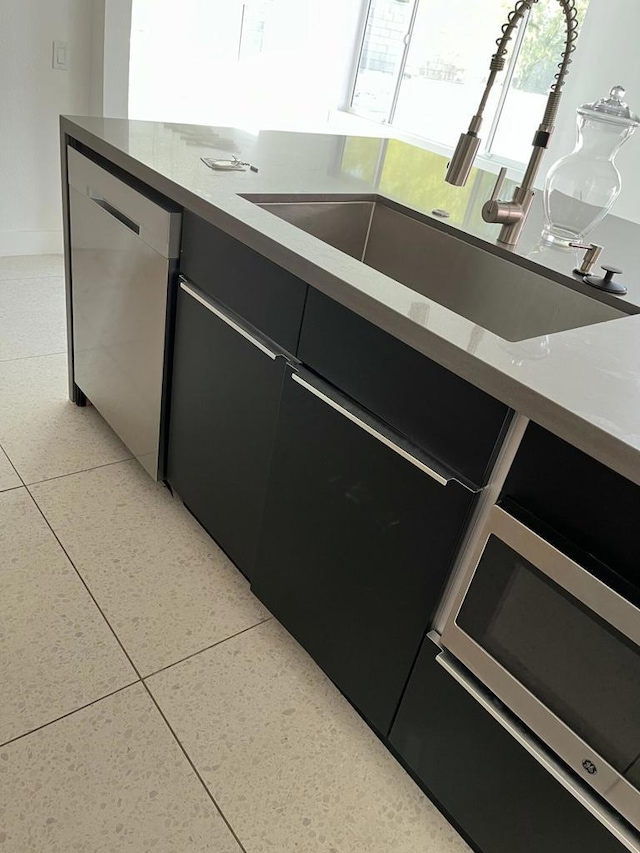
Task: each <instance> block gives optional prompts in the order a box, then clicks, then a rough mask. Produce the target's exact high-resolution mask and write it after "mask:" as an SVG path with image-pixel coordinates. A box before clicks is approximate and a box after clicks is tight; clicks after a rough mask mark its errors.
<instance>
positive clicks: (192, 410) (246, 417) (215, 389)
mask: <svg viewBox="0 0 640 853" xmlns="http://www.w3.org/2000/svg"><path fill="white" fill-rule="evenodd" d="M284 367H285V361H284V359H283V358H282V357H280V356H278V355H277V354H276V351H275V350H273V349H271V348H270V347H269V345H268V343H266V342H265V341H264V340H261V339H260V338H258V337H256V336H255V334H254V333H253V331H252V332H248V331H247V329H246V327H243V326H241V325H240V324H239V323H238V321H237V320H236V319H235V318H231V317H230V316H229V314H228V313H225V312H223V311H222V310H221V309H220V307H219V306H217V305H215V304H214V303H213V302H212V301H211V300H210V299H209V298H208V297H206V296H205V295H204V294H203V293H202V292H201V291H199V290H198V289H197V288H195V287H193V286H192V285H190V284H188V283H186V282H184V281H183V282H182V283H181V285H180V290H179V293H178V306H177V318H176V337H175V353H174V363H173V382H172V391H171V418H170V424H169V454H168V475H167V479H168V482H169V484H170V485H171V487H172V488H173V489H174V491H175V492H176V493H177V494H178V495H179V496H180V498H181V499H182V500H183V501H184V503H185V505H186V506H187V507H188V509H189V510H190V511H191V512H192V513H193V514H194V515H195V517H196V518H197V519H198V521H199V522H200V523H201V524H202V526H203V527H204V528H205V529H206V530H207V531H208V532H209V533H210V534H211V536H212V537H213V538H214V539H215V540H216V541H217V542H218V544H219V545H220V547H221V548H223V549H224V551H226V553H227V554H228V555H229V556H230V557H231V559H232V560H233V561H234V563H235V564H236V565H237V566H238V568H239V569H240V570H241V571H242V572H244V574H245V575H247V576H249V575H250V573H251V568H252V565H253V561H254V556H255V548H256V542H257V536H258V529H259V525H260V518H261V514H262V508H263V503H264V496H265V491H266V482H267V475H268V470H269V462H270V459H271V451H272V446H273V439H274V433H275V427H276V421H277V412H278V401H279V398H280V389H281V385H282V377H283V372H284Z"/></svg>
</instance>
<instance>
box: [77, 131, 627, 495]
mask: <svg viewBox="0 0 640 853" xmlns="http://www.w3.org/2000/svg"><path fill="white" fill-rule="evenodd" d="M61 129H62V133H63V134H67V135H68V136H70V137H73V138H75V139H77V140H78V141H79V142H81V143H83V144H84V145H86V146H87V147H89V148H91V149H92V150H94V151H95V152H97V153H98V154H100V155H102V156H103V157H105V158H106V159H108V160H109V161H111V162H113V163H114V164H116V165H117V166H119V167H121V168H122V169H125V170H126V171H127V172H129V173H130V174H132V175H134V176H135V177H137V178H138V179H140V180H141V181H144V182H145V183H146V184H148V185H150V186H152V187H153V188H155V189H156V190H157V191H159V192H161V193H163V194H164V195H166V196H168V197H169V198H172V199H173V200H175V201H176V202H177V203H178V204H180V205H182V206H184V207H185V208H188V209H189V210H192V211H193V212H194V213H196V214H198V215H199V216H201V217H203V218H204V219H206V220H208V221H209V222H211V223H212V224H214V225H216V226H218V227H220V228H221V229H223V230H225V231H226V232H228V233H229V234H231V235H232V236H234V237H236V238H238V239H239V240H241V241H242V242H244V243H245V244H247V245H248V246H251V247H252V248H254V249H256V250H257V251H259V252H260V253H262V254H263V255H265V256H266V257H268V258H270V259H271V260H273V261H275V262H276V263H278V264H279V265H280V266H282V267H284V268H286V269H288V270H289V271H290V272H292V273H294V274H295V275H297V276H299V277H300V278H302V279H304V280H305V281H307V282H308V283H309V284H310V285H312V286H313V287H315V288H317V289H318V290H321V291H323V292H324V293H326V294H327V295H328V296H331V297H332V298H334V299H336V300H337V301H339V302H341V303H342V304H343V305H345V306H346V307H348V308H350V309H352V310H354V311H356V312H357V313H359V314H360V315H362V316H363V317H365V318H366V319H368V320H370V321H371V322H373V323H375V324H376V325H378V326H380V327H381V328H383V329H385V330H387V331H388V332H389V333H391V334H392V335H394V336H395V337H397V338H399V339H400V340H403V341H404V342H405V343H407V344H408V345H409V346H411V347H413V348H414V349H416V350H418V351H419V352H422V353H424V354H425V355H426V356H428V357H429V358H432V359H434V360H435V361H437V362H439V363H440V364H442V365H443V366H445V367H447V368H448V369H450V370H452V371H454V372H455V373H457V374H458V375H460V376H462V377H464V378H465V379H467V380H469V381H470V382H472V383H473V384H474V385H477V386H478V387H480V388H482V389H483V390H485V391H486V392H488V393H489V394H492V395H493V396H494V397H497V398H498V399H500V400H502V401H504V402H505V403H507V404H508V405H509V406H511V407H513V408H514V409H516V410H517V411H518V412H520V413H521V414H523V415H525V416H526V417H528V418H530V419H531V420H533V421H536V422H537V423H539V424H541V425H542V426H544V427H546V428H547V429H549V430H551V431H552V432H554V433H555V434H556V435H559V436H560V437H561V438H564V439H566V440H567V441H569V442H570V443H571V444H573V445H575V446H576V447H578V448H580V449H581V450H584V451H585V452H587V453H589V454H590V455H592V456H593V457H595V458H596V459H599V460H600V461H601V462H603V463H604V464H606V465H608V466H609V467H611V468H613V469H614V470H616V471H618V472H619V473H621V474H623V475H624V476H626V477H628V478H629V479H631V480H633V481H634V482H635V483H637V484H638V485H640V314H639V313H638V312H640V225H636V224H634V223H631V222H628V221H626V220H622V219H617V218H616V217H614V216H611V215H610V216H609V217H607V219H605V221H604V222H603V224H602V225H601V226H599V228H598V230H597V231H596V232H595V233H594V234H593V235H592V237H591V239H593V241H594V242H597V243H600V244H602V245H604V247H605V253H604V255H603V258H602V261H603V263H609V264H613V265H615V266H620V267H622V268H623V269H624V270H625V274H624V281H625V283H626V284H627V285H628V287H629V293H628V295H627V296H626V297H622V298H620V297H613V296H608V295H604V296H601V295H600V294H599V293H597V292H595V291H594V294H595V295H596V296H597V298H600V299H602V300H603V301H607V302H608V303H609V304H611V305H613V306H616V307H620V308H622V310H624V311H625V312H629V316H626V317H623V318H620V319H614V320H609V321H607V322H602V323H598V324H595V325H590V326H584V327H582V328H578V329H574V330H570V331H563V332H558V333H555V334H551V335H545V336H544V337H542V338H536V339H531V340H525V341H520V342H513V341H506V340H503V339H502V338H500V337H498V336H497V335H496V334H494V333H493V332H490V331H488V330H486V329H484V328H482V327H481V326H478V325H475V324H474V323H472V322H471V321H469V320H467V319H466V318H464V317H460V316H459V315H457V314H455V313H453V312H452V311H450V310H449V309H447V308H445V307H443V306H441V305H439V304H438V303H436V302H434V301H432V300H429V299H428V298H427V297H425V296H422V295H421V294H418V293H416V292H415V291H413V290H410V289H409V288H408V287H405V286H404V285H402V284H399V283H397V282H395V281H393V280H392V279H390V278H388V277H387V276H385V275H383V274H382V273H379V272H377V271H375V270H372V269H370V268H368V267H366V266H365V265H364V264H362V263H360V262H359V261H357V260H355V259H354V258H351V257H350V256H348V255H345V254H343V253H342V252H339V251H338V250H337V249H334V248H333V247H331V246H329V245H327V244H326V243H323V242H321V241H320V240H318V239H316V238H315V237H312V236H310V235H308V234H306V233H305V232H303V231H301V230H299V229H298V228H296V227H294V226H293V225H290V224H289V223H287V222H284V221H282V220H281V219H279V218H277V217H275V216H273V215H272V214H271V213H269V212H267V211H265V210H262V209H261V208H259V207H257V206H256V205H255V204H253V203H252V202H250V201H248V200H247V199H246V198H244V197H243V196H244V195H274V194H285V195H295V194H300V193H304V194H313V195H315V196H330V197H333V196H343V195H351V196H353V195H368V194H375V193H378V194H380V195H383V196H386V197H388V198H391V199H394V200H395V201H398V202H400V203H401V204H403V205H406V206H407V207H410V208H413V209H415V210H416V211H418V212H419V213H421V214H427V215H429V214H430V212H431V211H432V210H433V209H435V208H444V209H446V210H448V211H449V212H450V217H449V218H448V219H447V220H446V221H441V220H439V219H435V218H434V220H433V223H434V227H437V228H438V229H440V230H443V231H446V232H447V233H449V234H452V235H454V236H456V237H457V238H459V239H462V240H465V241H466V242H471V243H473V244H475V245H476V246H480V247H482V248H483V249H485V250H486V251H487V252H491V253H493V254H498V255H501V256H503V257H505V258H507V259H508V260H509V261H510V262H511V263H513V264H514V265H516V266H522V267H526V268H527V269H529V270H531V271H534V272H537V273H539V274H542V275H544V276H546V277H548V278H551V279H553V280H555V281H557V282H560V283H562V284H565V285H567V286H569V287H571V288H573V289H575V290H579V291H581V292H583V293H589V292H590V288H588V287H587V286H586V285H584V284H583V283H582V282H581V281H579V279H577V277H576V276H574V275H573V273H572V270H573V268H574V267H575V266H576V260H577V255H576V254H574V253H573V252H572V251H570V250H557V249H549V248H545V247H543V246H542V245H541V244H540V240H539V235H540V230H541V226H542V210H541V201H540V199H539V198H538V199H536V204H535V206H534V210H533V212H532V215H531V217H530V220H529V222H528V224H527V228H526V230H525V233H524V235H523V237H522V239H521V242H520V245H519V247H518V249H517V250H516V251H515V252H510V251H508V250H507V249H504V248H502V247H500V246H498V245H496V243H495V240H496V237H497V234H498V230H499V228H498V227H497V226H493V225H487V224H486V223H484V222H483V221H482V218H481V215H480V211H481V207H482V203H483V201H484V200H486V198H487V196H488V194H489V192H490V190H491V187H492V184H493V182H494V180H495V178H494V176H493V175H492V174H491V173H488V172H483V171H481V170H475V172H474V174H473V175H472V178H471V180H470V181H469V183H468V185H467V187H466V188H464V189H458V188H454V187H450V186H449V185H448V184H446V183H445V182H444V179H443V178H444V172H445V167H446V159H445V158H443V157H441V156H439V155H437V154H434V153H431V152H428V151H424V150H422V149H419V148H415V147H413V146H411V145H408V144H407V143H404V142H400V141H397V140H388V139H376V138H368V137H348V136H337V135H330V134H311V133H290V132H283V131H260V132H258V131H252V130H243V129H237V128H235V129H234V128H212V127H205V126H199V125H181V124H164V123H161V122H143V121H129V120H125V119H108V118H89V117H63V118H62V119H61ZM232 154H235V155H237V156H238V157H240V158H241V159H243V160H246V161H249V162H250V163H252V164H254V165H255V166H256V167H257V168H258V172H252V171H246V172H213V171H211V170H210V169H208V168H207V167H206V166H205V165H204V164H203V163H202V162H201V160H200V158H201V157H202V156H207V157H214V158H227V157H230V156H231V155H232ZM516 271H517V270H514V272H516ZM406 381H407V393H416V394H419V393H421V389H420V388H416V387H412V386H411V377H407V380H406Z"/></svg>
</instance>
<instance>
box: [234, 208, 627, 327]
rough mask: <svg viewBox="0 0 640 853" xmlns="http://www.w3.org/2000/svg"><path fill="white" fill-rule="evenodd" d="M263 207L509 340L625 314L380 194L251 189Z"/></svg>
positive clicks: (587, 324) (597, 321)
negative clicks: (332, 195)
mask: <svg viewBox="0 0 640 853" xmlns="http://www.w3.org/2000/svg"><path fill="white" fill-rule="evenodd" d="M247 198H248V200H249V201H253V202H254V203H255V204H258V205H259V206H260V207H262V208H264V210H267V211H269V212H270V213H272V214H274V215H275V216H278V217H279V218H280V219H284V220H286V221H287V222H290V223H291V224H292V225H295V226H297V227H298V228H301V229H302V230H303V231H306V232H307V233H308V234H312V235H313V236H314V237H317V238H318V239H320V240H323V241H324V242H325V243H329V244H330V245H331V246H334V247H335V248H336V249H339V250H340V251H342V252H346V253H347V254H348V255H351V256H352V257H354V258H357V260H359V261H361V262H362V263H364V264H366V265H367V266H369V267H372V268H373V269H375V270H378V271H379V272H382V273H384V274H385V275H388V276H389V277H390V278H392V279H395V280H396V281H398V282H401V283H402V284H404V285H406V286H407V287H410V288H411V289H412V290H415V291H416V292H418V293H421V294H423V295H424V296H426V297H428V298H429V299H433V300H434V301H435V302H438V303H439V304H440V305H444V306H445V307H447V308H449V309H450V310H451V311H455V313H456V314H459V315H461V316H462V317H466V318H467V319H468V320H471V322H473V323H476V324H477V325H479V326H482V327H483V328H485V329H488V330H490V331H492V332H495V334H497V335H499V336H500V337H501V338H504V339H506V340H508V341H522V340H527V339H529V338H536V337H540V336H542V335H547V334H551V333H553V332H561V331H564V330H566V329H576V328H579V327H580V326H589V325H592V324H594V323H602V322H604V321H606V320H614V319H617V318H619V317H625V316H626V313H625V312H624V311H621V310H618V309H617V308H613V307H611V306H610V305H606V304H604V303H603V302H599V301H598V300H597V299H593V298H591V297H589V296H585V295H584V294H582V293H578V292H577V291H575V290H572V289H571V288H570V287H568V286H564V285H562V284H558V283H557V282H555V281H552V280H550V279H548V278H545V277H544V276H542V275H539V274H537V273H535V272H532V271H531V270H528V269H525V268H524V267H522V266H520V265H518V264H516V263H512V262H511V261H509V260H507V259H505V258H504V257H500V256H498V255H494V254H492V253H491V252H490V251H488V250H487V249H483V248H480V247H479V246H476V245H473V244H472V243H469V242H466V241H465V240H462V239H459V238H458V237H454V236H452V235H450V234H447V233H445V232H443V231H441V230H439V229H438V228H436V227H434V226H433V225H432V224H430V222H429V219H428V218H426V217H424V218H422V217H420V215H419V214H417V213H415V212H414V211H411V210H409V209H407V208H403V207H401V206H400V205H398V204H396V203H394V202H391V201H388V200H386V199H384V198H381V197H380V196H372V197H371V198H366V199H365V200H362V199H361V198H360V199H356V200H351V199H350V200H346V201H345V200H342V199H340V200H319V199H317V198H316V199H314V198H313V197H309V196H269V197H259V198H257V197H252V196H248V197H247Z"/></svg>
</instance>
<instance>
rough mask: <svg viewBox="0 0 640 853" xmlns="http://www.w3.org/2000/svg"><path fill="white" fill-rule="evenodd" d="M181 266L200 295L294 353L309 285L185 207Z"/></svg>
mask: <svg viewBox="0 0 640 853" xmlns="http://www.w3.org/2000/svg"><path fill="white" fill-rule="evenodd" d="M180 269H181V271H182V273H183V274H184V275H185V276H186V277H187V278H188V279H190V280H191V281H195V282H197V284H198V287H200V288H201V289H202V290H203V291H204V292H205V293H207V294H208V295H209V296H212V297H213V298H214V299H215V300H216V301H218V302H221V303H222V304H223V305H225V306H226V307H227V308H229V309H231V311H233V312H234V313H235V314H237V315H238V316H239V317H241V318H242V319H243V320H245V321H246V322H248V323H250V324H251V325H252V326H254V327H255V328H256V329H260V331H261V332H262V333H263V334H264V335H266V336H267V337H268V338H270V339H271V340H273V341H275V342H276V343H277V344H279V345H280V346H281V347H283V349H285V350H287V352H290V353H293V354H294V355H295V353H296V350H297V347H298V337H299V335H300V324H301V323H302V312H303V310H304V304H305V300H306V297H307V289H308V285H307V284H306V283H305V282H304V281H301V280H300V279H299V278H297V277H296V276H295V275H292V274H291V273H290V272H288V271H287V270H285V269H283V268H282V267H279V266H278V265H277V264H275V263H273V261H270V260H268V259H267V258H264V257H263V256H262V255H260V254H259V253H258V252H255V251H254V250H253V249H251V248H249V246H245V245H244V244H243V243H241V242H240V241H239V240H236V239H235V238H234V237H231V236H230V235H229V234H225V232H224V231H221V230H220V229H219V228H216V227H215V226H214V225H211V224H210V223H209V222H206V221H205V220H204V219H201V218H200V217H199V216H196V215H195V214H194V213H190V212H189V211H185V214H184V220H183V224H182V255H181V258H180Z"/></svg>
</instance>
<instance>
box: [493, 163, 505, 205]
mask: <svg viewBox="0 0 640 853" xmlns="http://www.w3.org/2000/svg"><path fill="white" fill-rule="evenodd" d="M506 178H507V170H506V167H505V166H503V167H502V168H501V169H500V171H499V172H498V177H497V180H496V185H495V187H494V188H493V192H492V193H491V198H490V201H498V199H499V198H500V193H501V192H502V187H503V186H504V182H505V180H506Z"/></svg>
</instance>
